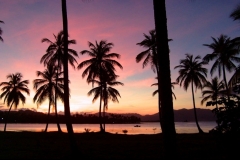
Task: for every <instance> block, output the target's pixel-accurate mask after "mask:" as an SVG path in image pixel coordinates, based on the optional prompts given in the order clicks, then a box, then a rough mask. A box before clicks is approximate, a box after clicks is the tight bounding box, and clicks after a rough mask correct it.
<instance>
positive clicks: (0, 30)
mask: <svg viewBox="0 0 240 160" xmlns="http://www.w3.org/2000/svg"><path fill="white" fill-rule="evenodd" d="M0 23H4V22H3V21H1V20H0ZM1 35H2V29H1V28H0V40H1V41H2V42H3V38H2V37H1Z"/></svg>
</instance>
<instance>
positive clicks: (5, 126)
mask: <svg viewBox="0 0 240 160" xmlns="http://www.w3.org/2000/svg"><path fill="white" fill-rule="evenodd" d="M12 105H13V102H12V104H11V106H10V108H9V110H8V113H7V116H6V118H5V125H4V132H6V128H7V121H8V116H9V113H10V111H11V109H12Z"/></svg>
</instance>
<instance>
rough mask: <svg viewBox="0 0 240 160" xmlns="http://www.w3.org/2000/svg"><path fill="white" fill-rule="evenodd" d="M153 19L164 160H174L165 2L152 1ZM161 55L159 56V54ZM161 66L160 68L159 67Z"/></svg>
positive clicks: (174, 132) (173, 127)
mask: <svg viewBox="0 0 240 160" xmlns="http://www.w3.org/2000/svg"><path fill="white" fill-rule="evenodd" d="M153 7H154V19H155V29H156V38H157V53H159V54H158V64H159V75H158V89H159V92H158V94H159V98H160V99H159V101H160V102H161V104H160V103H159V104H160V106H158V108H159V109H161V111H159V112H161V114H160V116H161V119H162V124H161V127H162V133H163V148H164V156H165V159H174V158H175V157H177V156H176V130H175V124H174V113H173V102H172V88H171V75H170V58H169V46H168V31H167V15H166V8H165V0H153ZM160 53H161V54H160ZM160 65H161V66H160Z"/></svg>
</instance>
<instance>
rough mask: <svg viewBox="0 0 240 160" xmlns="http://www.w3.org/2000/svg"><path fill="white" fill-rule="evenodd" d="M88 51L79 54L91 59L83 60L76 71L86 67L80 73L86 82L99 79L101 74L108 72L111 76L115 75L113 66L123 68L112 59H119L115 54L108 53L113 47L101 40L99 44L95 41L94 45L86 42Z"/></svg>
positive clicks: (111, 44)
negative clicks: (85, 78)
mask: <svg viewBox="0 0 240 160" xmlns="http://www.w3.org/2000/svg"><path fill="white" fill-rule="evenodd" d="M88 46H89V48H90V50H83V51H81V52H80V53H81V54H82V55H84V54H87V55H89V56H90V57H91V59H89V60H85V61H83V62H81V63H80V64H79V65H78V67H77V68H78V69H81V68H83V67H85V66H86V69H85V70H84V71H83V73H82V77H83V78H84V77H85V76H86V75H88V77H87V81H88V82H89V81H90V80H92V79H95V78H99V77H100V75H101V74H102V73H103V72H109V73H110V74H111V75H115V73H114V72H115V68H114V66H118V67H119V68H121V69H122V68H123V67H122V65H121V64H120V63H119V62H117V61H116V60H114V59H112V58H120V55H119V54H117V53H109V52H110V50H111V49H112V47H113V43H107V41H104V40H101V41H100V42H99V43H98V42H97V41H96V43H95V45H94V44H93V43H91V42H88Z"/></svg>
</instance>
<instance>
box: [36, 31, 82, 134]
mask: <svg viewBox="0 0 240 160" xmlns="http://www.w3.org/2000/svg"><path fill="white" fill-rule="evenodd" d="M53 36H54V39H55V41H51V40H49V39H48V38H43V39H42V42H46V43H49V44H50V45H49V46H48V48H47V50H46V53H45V54H44V55H43V57H42V58H41V60H40V63H43V64H44V66H45V65H48V64H50V63H51V64H52V65H56V66H58V67H57V68H58V69H57V68H56V71H57V75H56V84H58V82H57V81H58V74H59V72H61V70H62V68H63V61H64V59H63V58H64V55H63V54H64V34H63V31H60V32H59V33H58V34H57V36H56V35H55V34H53ZM70 44H76V41H75V40H69V41H68V45H70ZM75 57H78V54H77V52H76V51H75V50H73V49H70V48H68V62H69V64H70V65H71V66H72V67H73V68H75V63H77V60H76V59H75ZM56 97H57V96H55V100H54V101H55V114H56V117H57V120H58V115H57V100H56ZM57 124H58V131H60V132H61V128H60V125H59V123H57Z"/></svg>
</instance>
